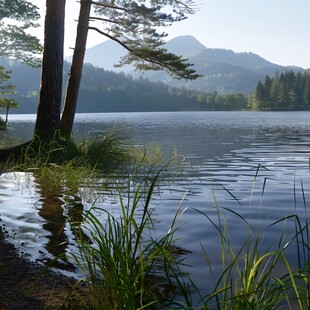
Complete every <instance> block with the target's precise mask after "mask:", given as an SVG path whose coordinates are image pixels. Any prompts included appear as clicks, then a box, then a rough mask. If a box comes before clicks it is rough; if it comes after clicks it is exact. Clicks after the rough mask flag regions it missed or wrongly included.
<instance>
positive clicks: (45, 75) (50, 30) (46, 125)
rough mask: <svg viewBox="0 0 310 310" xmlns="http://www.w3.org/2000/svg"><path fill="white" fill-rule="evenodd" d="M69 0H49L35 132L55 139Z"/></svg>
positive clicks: (47, 1) (59, 105) (58, 120)
mask: <svg viewBox="0 0 310 310" xmlns="http://www.w3.org/2000/svg"><path fill="white" fill-rule="evenodd" d="M65 2H66V1H65V0H46V15H45V32H44V51H43V61H42V73H41V88H40V96H39V105H38V113H37V120H36V125H35V135H37V136H38V137H39V138H40V139H41V140H42V141H49V140H50V139H52V138H53V137H54V135H55V133H56V131H57V130H58V129H59V128H60V107H61V96H62V77H63V59H64V51H63V45H64V22H65Z"/></svg>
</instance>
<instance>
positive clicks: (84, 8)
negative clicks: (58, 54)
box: [60, 0, 92, 138]
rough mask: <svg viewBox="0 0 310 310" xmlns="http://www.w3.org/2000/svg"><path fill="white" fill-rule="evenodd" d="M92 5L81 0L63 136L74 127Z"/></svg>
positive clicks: (88, 1)
mask: <svg viewBox="0 0 310 310" xmlns="http://www.w3.org/2000/svg"><path fill="white" fill-rule="evenodd" d="M91 5H92V1H91V0H81V7H80V15H79V21H78V26H77V35H76V41H75V48H74V53H73V58H72V65H71V69H70V75H69V81H68V86H67V92H66V97H65V104H64V108H63V111H62V117H61V125H60V133H61V136H62V137H65V138H69V137H70V135H71V133H72V128H73V122H74V116H75V112H76V106H77V100H78V95H79V88H80V82H81V77H82V71H83V63H84V56H85V49H86V42H87V35H88V25H89V16H90V10H91Z"/></svg>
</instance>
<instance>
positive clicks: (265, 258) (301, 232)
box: [173, 183, 310, 310]
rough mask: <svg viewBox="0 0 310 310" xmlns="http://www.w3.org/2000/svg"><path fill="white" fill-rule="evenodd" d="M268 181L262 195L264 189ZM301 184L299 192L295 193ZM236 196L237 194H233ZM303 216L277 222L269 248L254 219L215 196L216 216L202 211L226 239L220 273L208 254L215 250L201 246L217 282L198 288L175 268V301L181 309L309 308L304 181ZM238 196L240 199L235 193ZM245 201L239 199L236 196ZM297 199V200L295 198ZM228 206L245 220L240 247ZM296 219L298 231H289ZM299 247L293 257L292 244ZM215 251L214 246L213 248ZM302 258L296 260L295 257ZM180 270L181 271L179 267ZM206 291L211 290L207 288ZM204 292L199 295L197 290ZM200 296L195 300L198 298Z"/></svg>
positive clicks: (213, 277) (240, 219)
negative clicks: (234, 238)
mask: <svg viewBox="0 0 310 310" xmlns="http://www.w3.org/2000/svg"><path fill="white" fill-rule="evenodd" d="M264 187H265V183H264V185H263V190H262V194H263V193H264ZM296 195H297V193H296V188H295V189H294V196H295V197H296ZM231 196H233V195H232V194H231ZM302 197H303V202H304V213H305V214H304V216H302V218H301V217H300V216H299V215H297V213H295V214H292V215H288V216H286V217H283V218H281V219H279V220H278V221H275V222H274V223H272V224H271V225H269V226H268V227H266V229H268V228H270V227H274V226H276V225H278V226H279V225H280V228H279V229H278V230H279V238H278V240H276V242H275V244H276V246H275V247H274V246H273V247H272V245H270V247H267V249H266V243H265V240H264V233H263V232H262V231H260V232H258V233H255V232H254V229H253V227H252V225H251V223H250V222H249V221H247V219H246V218H245V217H243V216H242V215H241V214H240V213H237V212H236V211H235V210H233V209H229V208H221V207H220V206H219V205H218V203H217V201H216V198H215V195H214V201H215V208H216V214H217V221H214V220H213V219H212V218H211V217H210V216H209V215H208V213H207V212H202V211H201V210H197V209H196V211H197V212H199V213H200V214H201V215H202V216H203V217H205V218H206V220H207V221H208V222H209V223H210V225H212V226H213V227H214V229H215V231H216V232H217V233H218V237H219V242H220V243H221V266H222V267H221V270H222V271H221V272H220V273H219V274H215V272H214V270H215V269H216V268H214V266H212V264H211V259H210V257H209V255H208V253H210V249H207V248H205V247H204V246H203V245H202V244H201V250H202V252H203V254H204V257H205V261H206V263H207V264H208V268H209V273H208V274H206V275H204V277H210V278H211V279H212V281H213V285H212V287H211V288H210V287H208V288H207V289H204V288H201V287H198V286H197V285H196V284H195V283H193V281H192V280H191V279H190V275H187V276H186V277H185V278H184V277H183V278H180V277H178V276H177V274H176V273H175V276H176V277H178V278H177V281H176V282H177V284H178V286H179V292H180V293H181V295H182V299H180V298H179V300H175V301H174V302H173V304H174V306H175V307H176V308H179V309H221V310H222V309H223V310H226V309H227V310H228V309H234V310H235V309H240V310H243V309H244V310H247V309H266V310H267V309H301V310H305V309H309V305H310V281H309V279H310V272H309V271H310V268H309V264H310V254H309V253H310V252H309V237H310V235H309V221H308V214H307V206H306V199H305V192H304V189H303V186H302ZM235 199H236V200H237V198H235ZM237 202H238V203H239V204H240V202H239V201H238V200H237ZM295 202H296V200H295ZM223 211H228V212H229V216H232V217H235V220H236V221H242V222H243V223H245V224H246V227H247V234H246V237H245V241H244V243H243V244H242V246H240V247H239V248H237V249H236V247H235V246H234V244H233V243H232V241H231V240H230V239H231V238H230V237H231V236H230V233H229V228H228V225H227V221H226V218H225V215H224V212H223ZM291 221H293V223H294V225H295V232H294V233H293V234H292V233H291V234H290V233H288V232H287V231H286V227H287V224H288V223H289V222H291ZM292 247H293V249H295V253H296V257H295V258H293V261H292V258H289V257H287V255H286V253H287V250H288V249H289V248H292ZM211 251H212V250H211ZM295 261H297V264H296V262H295ZM178 274H179V275H180V274H182V275H184V273H182V270H181V268H180V272H179V273H178ZM205 291H207V293H204V292H205ZM193 293H194V294H195V295H196V296H199V301H198V302H197V298H196V299H194V298H193V297H192V294H193ZM193 300H195V302H194V301H193Z"/></svg>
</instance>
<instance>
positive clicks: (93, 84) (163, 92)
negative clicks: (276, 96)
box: [1, 61, 248, 113]
mask: <svg viewBox="0 0 310 310" xmlns="http://www.w3.org/2000/svg"><path fill="white" fill-rule="evenodd" d="M1 64H2V65H3V66H5V67H8V68H10V69H11V70H13V73H12V78H11V82H12V83H13V84H15V85H16V94H15V95H14V96H13V97H14V99H15V100H16V101H17V102H18V103H19V108H18V109H14V111H13V110H12V113H36V110H37V105H38V94H39V87H40V70H39V69H37V68H29V67H27V66H25V65H23V64H20V63H10V62H9V61H6V62H4V61H2V63H1ZM69 68H70V66H69V63H67V62H66V63H65V66H64V78H65V77H66V76H67V75H68V74H69ZM65 86H66V85H64V89H63V92H65ZM247 106H248V102H247V97H246V96H245V95H242V94H226V95H223V94H219V93H217V92H212V93H203V92H198V91H193V90H188V89H186V88H176V87H171V86H168V85H166V84H164V83H162V82H157V83H154V82H150V81H149V80H148V79H146V78H144V77H140V78H137V79H135V78H133V77H132V76H130V75H127V74H125V73H116V72H112V71H107V70H104V69H102V68H99V67H94V66H92V65H90V64H85V66H84V70H83V78H82V81H81V88H80V96H79V101H78V107H77V112H79V113H87V112H95V113H96V112H137V111H142V112H146V111H207V110H210V111H225V110H226V111H227V110H229V111H232V110H244V109H246V108H247Z"/></svg>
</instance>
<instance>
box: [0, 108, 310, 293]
mask: <svg viewBox="0 0 310 310" xmlns="http://www.w3.org/2000/svg"><path fill="white" fill-rule="evenodd" d="M34 121H35V116H34V115H11V116H10V129H9V137H12V138H13V137H20V138H22V139H27V138H29V137H31V135H32V132H33V126H34ZM109 128H117V129H118V130H119V132H120V133H122V134H124V135H125V136H126V137H127V138H128V141H129V142H128V143H132V144H141V145H145V144H155V145H156V144H159V145H161V146H162V149H163V150H164V151H165V153H166V154H167V158H169V155H170V154H172V153H173V150H174V148H175V147H176V149H177V151H178V153H179V154H182V157H181V158H182V161H181V163H180V169H179V170H178V171H177V172H176V175H169V177H168V176H167V179H166V180H165V181H167V182H165V185H163V186H162V187H161V188H160V190H159V192H157V193H156V194H155V195H154V199H153V206H154V212H153V217H154V220H155V221H156V227H157V230H158V233H159V234H160V233H162V232H164V231H167V229H168V228H169V225H170V223H171V220H172V218H173V216H174V214H175V212H176V210H177V208H178V206H179V204H180V202H181V200H182V198H183V196H184V195H185V194H186V196H185V199H184V202H183V205H182V208H186V211H185V212H184V214H183V217H182V219H181V222H180V223H181V224H182V227H181V228H180V230H178V232H177V236H178V237H180V240H179V241H178V245H179V246H181V247H182V248H184V249H186V250H188V251H190V253H189V254H187V259H186V263H187V264H188V265H189V266H188V267H186V271H188V272H189V273H190V274H191V277H192V279H193V280H194V281H196V282H197V283H199V286H201V287H204V288H206V289H207V287H208V279H209V276H208V266H207V263H206V262H205V259H204V257H203V252H202V250H201V245H202V246H203V247H204V249H205V251H206V252H207V254H208V255H209V258H210V261H211V263H212V264H213V265H214V270H215V271H216V269H217V268H219V264H220V257H221V252H220V242H219V240H220V239H219V236H218V234H217V233H216V230H215V228H214V226H213V225H212V224H211V222H210V221H209V220H208V219H207V217H205V216H203V215H202V214H201V213H200V212H197V210H199V211H201V212H204V213H205V214H207V215H208V217H209V218H210V219H211V220H212V221H214V222H216V221H217V215H216V208H215V205H216V203H215V199H216V201H217V204H218V205H219V206H220V210H221V212H222V213H223V215H224V216H225V218H226V220H227V227H228V230H229V236H230V239H231V241H232V243H233V244H234V245H235V246H236V249H237V248H238V246H241V245H242V244H243V242H244V240H245V238H246V236H247V233H248V231H247V225H246V224H245V222H244V221H243V220H241V219H240V218H239V217H238V216H236V215H235V214H234V213H233V212H237V213H239V214H240V215H242V216H243V217H244V219H246V220H247V221H248V222H249V223H251V226H252V227H253V234H255V233H258V232H260V231H263V232H264V235H265V239H264V243H263V244H264V246H265V247H266V248H268V247H272V246H273V245H274V244H276V243H277V241H278V237H279V232H281V230H282V229H283V225H282V224H279V225H273V226H271V227H268V226H269V225H270V224H272V223H274V222H275V221H277V220H279V219H281V218H283V217H285V216H287V215H290V214H298V215H299V216H301V218H305V217H306V216H307V214H306V208H305V205H307V204H309V202H310V200H309V194H310V175H309V150H310V112H274V113H273V112H169V113H166V112H165V113H110V114H79V115H77V117H76V124H75V133H76V135H78V136H79V135H80V136H83V135H85V133H89V134H90V135H94V136H96V135H99V134H100V133H102V132H104V131H105V130H106V129H109ZM23 179H28V183H27V182H23ZM31 182H34V183H35V180H32V179H31V175H24V174H20V175H14V176H13V175H9V176H8V175H2V177H1V178H0V218H1V221H2V222H1V223H2V225H3V227H4V228H5V229H6V231H7V233H8V239H9V240H10V241H12V242H14V243H15V245H16V246H17V247H18V248H19V249H20V251H21V252H23V253H26V254H27V253H28V254H29V255H30V256H31V258H32V259H34V260H38V261H43V262H44V261H45V260H48V259H49V258H50V257H52V256H53V255H57V251H56V252H55V251H54V247H53V238H55V236H52V235H53V229H52V228H51V226H53V225H56V226H57V225H58V227H65V229H64V230H62V232H61V235H58V236H57V238H58V239H59V240H66V239H68V238H69V239H70V238H72V233H71V232H70V228H69V227H67V226H66V219H65V217H66V215H67V214H68V212H69V211H68V210H67V209H66V208H67V206H66V205H65V204H64V203H62V202H61V201H56V202H55V201H54V202H53V201H46V200H44V199H42V197H40V194H39V191H38V190H36V189H35V187H34V186H33V183H31ZM303 194H304V196H303ZM214 196H215V198H214ZM83 204H84V207H85V205H87V201H85V202H83ZM102 204H103V206H104V207H106V208H109V207H110V208H111V207H113V208H116V207H117V201H115V200H113V199H107V200H106V201H105V202H102ZM50 205H53V212H54V213H53V214H50V213H49V212H48V211H47V210H49V208H51V207H50ZM75 207H76V206H75ZM77 208H78V207H77ZM225 208H227V209H231V210H232V211H233V212H229V211H225ZM55 214H58V215H59V221H58V222H57V223H55V222H52V221H51V219H52V218H53V217H55ZM284 229H285V232H287V233H288V234H292V232H293V230H294V225H293V222H292V221H288V222H287V224H286V226H285V228H284ZM72 246H73V245H72V242H69V243H68V244H66V245H65V246H64V249H63V250H65V249H67V250H70V247H72ZM264 246H263V247H264ZM288 251H289V250H288ZM294 254H295V253H294V250H293V249H292V253H288V256H291V257H292V260H293V259H294Z"/></svg>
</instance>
